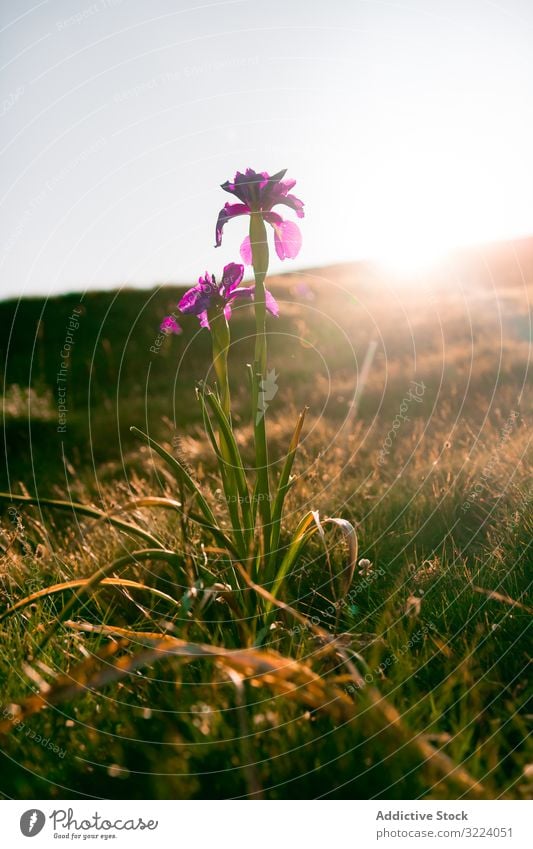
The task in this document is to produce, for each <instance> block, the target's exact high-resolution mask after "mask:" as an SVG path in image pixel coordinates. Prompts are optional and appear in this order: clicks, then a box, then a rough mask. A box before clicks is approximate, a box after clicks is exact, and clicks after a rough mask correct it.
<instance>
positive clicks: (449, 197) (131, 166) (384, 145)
mask: <svg viewBox="0 0 533 849" xmlns="http://www.w3.org/2000/svg"><path fill="white" fill-rule="evenodd" d="M1 9H2V14H1V22H0V28H1V35H0V38H1V56H2V60H1V61H2V67H3V70H2V76H1V107H0V121H1V124H0V126H1V129H2V137H1V160H0V161H1V169H2V190H1V221H0V264H1V266H2V276H1V280H2V288H1V293H0V294H1V296H3V297H6V296H11V295H19V294H25V293H42V294H48V293H54V292H59V291H65V290H70V289H84V288H85V287H89V288H96V287H109V286H112V285H123V284H129V285H134V284H147V283H152V282H162V281H188V280H190V279H191V278H196V277H197V276H198V274H199V273H200V272H202V271H203V270H205V269H206V268H208V269H209V270H210V271H214V272H217V271H218V270H220V269H221V268H222V266H223V264H224V263H225V262H228V261H230V260H233V259H237V257H238V246H239V244H240V242H241V240H242V238H243V237H244V235H245V232H244V230H245V226H246V225H245V222H244V220H242V219H241V220H236V221H232V222H230V224H228V225H227V227H226V234H227V235H226V237H225V239H224V243H223V246H222V248H220V249H218V250H215V249H214V247H213V243H214V225H215V220H216V216H217V212H218V210H219V208H220V207H221V206H222V205H223V203H224V201H225V200H226V199H229V195H225V193H224V192H222V190H221V189H220V188H218V186H219V184H220V183H221V182H223V181H224V180H225V179H227V178H228V177H230V176H232V175H233V173H234V172H235V170H236V169H244V168H246V167H247V166H250V167H252V168H255V169H257V170H269V171H276V170H279V169H281V168H284V167H286V168H288V169H289V173H290V175H291V176H293V177H295V178H296V179H297V180H298V185H297V188H296V189H295V192H296V194H297V195H299V196H300V197H301V198H302V199H303V200H304V201H305V202H306V210H307V217H306V219H305V220H304V221H303V222H302V230H303V234H304V247H303V249H302V252H301V254H300V256H299V258H298V261H297V262H292V263H291V262H286V263H284V264H283V265H284V266H285V267H286V268H289V267H290V268H291V269H295V268H299V267H305V266H309V265H317V264H322V263H330V262H336V261H342V260H349V259H355V258H358V257H361V256H368V255H377V256H380V257H381V258H384V259H389V260H391V261H392V262H394V261H396V260H397V261H398V262H399V263H401V262H402V261H407V262H409V261H410V259H413V258H416V256H424V255H426V254H427V255H428V256H431V255H432V254H433V253H435V252H438V251H439V250H440V249H442V248H445V247H446V246H448V245H454V244H457V243H461V242H468V241H472V240H479V239H490V238H493V237H506V236H510V235H515V234H516V235H518V234H526V233H533V162H532V159H533V155H532V152H533V51H532V50H531V45H532V44H533V3H532V2H531V0H521V2H519V0H502V2H486V0H458V1H457V2H455V0H405V2H380V0H327V2H324V0H320V2H317V0H268V2H267V1H266V0H229V2H227V0H214V2H209V3H204V2H202V0H199V2H190V0H189V2H182V0H175V2H171V0H94V2H91V0H44V2H28V0H17V2H16V3H15V2H12V0H10V2H6V0H4V2H2V4H1ZM289 215H290V213H289ZM281 266H282V264H281V263H277V264H275V266H274V267H278V268H279V267H281Z"/></svg>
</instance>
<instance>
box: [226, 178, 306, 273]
mask: <svg viewBox="0 0 533 849" xmlns="http://www.w3.org/2000/svg"><path fill="white" fill-rule="evenodd" d="M286 173H287V170H286V169H284V170H283V171H279V172H278V173H277V174H273V175H272V177H271V176H270V175H269V174H267V172H266V171H260V172H259V173H258V172H256V171H252V169H251V168H247V169H246V172H245V173H244V174H241V172H240V171H237V173H236V174H235V178H234V180H233V182H232V183H231V182H230V181H229V180H227V181H226V182H225V183H223V184H222V188H223V189H224V191H226V192H229V193H230V194H232V195H235V197H237V198H238V200H239V201H240V203H226V204H225V205H224V207H223V208H222V209H221V210H220V212H219V214H218V220H217V226H216V242H215V247H217V248H218V247H219V246H220V244H221V243H222V230H223V228H224V225H225V224H226V223H227V222H228V221H229V220H230V219H231V218H236V217H237V216H238V215H251V214H252V213H253V212H260V213H261V215H262V216H263V219H264V220H265V221H268V223H269V224H271V225H272V227H273V229H274V245H275V247H276V253H277V255H278V256H279V258H280V259H294V257H295V256H297V255H298V253H299V251H300V248H301V246H302V234H301V233H300V228H299V227H298V226H297V225H296V224H295V223H294V222H293V221H288V220H286V219H284V218H282V216H281V215H279V214H278V213H277V212H273V211H272V209H273V207H274V206H277V205H278V204H284V205H285V206H288V207H290V208H291V209H293V210H294V211H295V212H296V215H297V216H298V218H303V217H304V205H303V203H302V201H301V200H300V199H299V198H297V197H296V196H295V195H293V194H290V191H291V189H292V188H293V187H294V186H295V185H296V180H284V179H283V178H284V177H285V174H286ZM241 257H242V259H243V262H245V263H246V264H247V265H251V263H252V249H251V245H250V237H249V236H247V237H246V239H245V240H244V242H243V243H242V245H241Z"/></svg>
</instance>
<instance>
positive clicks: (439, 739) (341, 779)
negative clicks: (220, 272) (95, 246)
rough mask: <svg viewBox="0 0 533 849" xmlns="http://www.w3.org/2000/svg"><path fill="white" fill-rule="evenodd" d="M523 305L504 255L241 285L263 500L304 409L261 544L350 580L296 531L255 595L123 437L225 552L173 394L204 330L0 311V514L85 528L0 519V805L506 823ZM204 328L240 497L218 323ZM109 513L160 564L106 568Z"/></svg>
mask: <svg viewBox="0 0 533 849" xmlns="http://www.w3.org/2000/svg"><path fill="white" fill-rule="evenodd" d="M532 281H533V250H532V246H531V243H530V242H527V241H524V242H523V243H519V244H511V245H503V246H500V247H499V248H494V249H487V250H483V249H479V250H472V251H471V252H463V253H461V254H457V255H455V256H454V257H452V258H450V259H449V260H448V261H447V262H446V263H444V264H443V265H442V267H441V268H440V269H436V270H433V271H431V272H426V273H423V272H419V273H417V274H414V273H413V274H411V275H407V274H406V275H405V276H404V277H403V278H402V279H399V278H397V277H396V276H395V275H393V274H392V272H387V271H384V270H383V269H381V270H380V269H378V268H376V267H373V266H370V265H365V264H357V265H344V266H332V267H329V268H322V269H311V270H308V271H306V272H298V271H292V272H290V273H287V274H284V275H282V276H279V277H276V278H273V279H271V282H270V288H271V289H272V291H273V293H274V294H275V296H276V299H277V300H278V303H279V305H280V316H279V318H269V320H268V325H267V327H268V340H269V361H268V367H269V370H274V373H273V374H272V391H271V392H270V396H271V397H269V400H268V409H267V410H266V421H267V425H268V429H269V439H270V459H271V465H270V475H271V480H272V481H277V480H278V479H279V476H280V475H281V474H282V470H283V460H284V459H285V458H286V455H287V446H288V445H289V443H290V440H291V437H292V435H293V432H294V428H295V423H296V421H297V418H298V415H299V413H300V411H301V410H302V409H303V408H304V407H307V408H308V410H307V414H306V418H305V422H304V424H303V429H302V433H301V444H300V449H299V452H298V454H297V456H296V458H295V461H294V466H293V469H292V473H293V475H294V480H292V479H291V487H290V490H289V491H288V494H287V502H286V504H287V514H286V525H285V526H284V529H283V531H282V534H281V538H280V547H281V548H282V549H283V547H284V546H285V547H287V546H289V545H290V538H291V534H293V533H294V532H295V529H296V528H297V527H298V523H299V522H300V520H301V518H302V515H303V514H305V513H306V511H319V515H320V516H321V517H338V518H341V519H344V520H346V521H347V522H349V523H350V525H351V526H352V527H354V528H355V529H356V533H357V544H358V551H357V559H356V567H355V570H354V572H353V575H352V574H351V572H350V570H349V569H348V568H347V563H348V562H349V561H350V557H351V556H352V555H353V545H354V539H353V537H346V538H345V537H344V536H343V534H342V533H341V529H340V528H339V527H335V526H331V525H329V526H326V525H325V524H324V525H321V526H320V529H321V531H320V533H318V532H317V533H315V534H314V536H313V537H312V538H311V539H310V540H309V542H308V543H307V545H305V547H303V548H302V549H301V550H299V551H298V553H297V557H296V558H295V560H294V562H293V563H292V564H291V568H290V569H288V570H287V572H286V574H284V575H283V579H282V580H280V581H279V583H278V585H276V586H275V592H274V588H273V585H272V583H270V584H269V585H268V586H266V588H265V590H263V593H264V594H263V595H261V590H262V586H261V585H262V582H261V574H260V573H258V574H253V575H250V574H248V575H247V576H243V575H242V574H241V572H240V571H239V569H238V568H237V567H236V566H235V564H234V563H233V562H232V560H231V558H229V557H228V554H227V552H225V551H224V549H223V547H222V546H221V544H220V542H217V540H216V539H214V538H213V536H212V535H210V534H209V533H208V532H207V531H206V530H205V529H202V527H201V525H199V523H198V522H197V521H196V519H195V516H194V511H193V508H192V507H191V506H190V502H191V499H190V498H189V496H188V494H187V492H186V491H185V489H184V486H183V480H182V479H176V476H175V475H174V474H173V472H172V468H171V467H170V466H169V464H168V463H165V462H164V461H163V460H162V458H161V456H160V455H159V454H158V453H157V452H156V451H154V450H151V448H150V447H149V446H148V445H147V444H146V443H145V442H143V441H140V440H139V439H138V438H137V437H136V435H135V434H134V433H132V432H131V431H130V427H131V426H135V427H137V428H139V429H141V430H142V431H144V432H145V433H147V434H149V435H150V436H151V437H152V438H153V439H155V440H157V441H158V443H160V444H161V445H162V446H163V447H164V448H165V449H166V451H168V452H169V454H170V455H171V456H172V457H174V458H175V459H176V460H178V461H179V463H180V467H183V468H185V469H186V470H190V472H191V474H194V477H195V480H196V481H198V484H199V486H200V488H201V492H202V493H203V495H204V496H205V498H206V500H207V502H208V504H209V506H210V509H211V510H212V511H213V514H214V515H215V517H216V518H217V520H218V521H219V523H220V527H221V528H222V529H225V528H226V527H227V526H228V521H229V520H228V504H227V498H226V497H225V495H224V489H223V487H222V486H221V482H220V478H219V475H218V471H217V463H216V457H215V455H214V453H213V447H212V445H211V444H210V440H209V438H208V437H207V436H206V433H205V430H204V427H203V417H204V416H203V412H202V405H201V404H200V403H199V402H198V400H197V398H196V395H195V386H196V384H197V383H198V381H205V382H206V383H208V384H212V383H213V382H214V377H213V374H212V366H211V342H210V338H209V333H208V331H207V330H199V329H198V326H197V324H194V323H193V322H192V321H191V322H185V321H184V322H182V324H183V327H184V332H183V334H182V335H180V336H166V335H164V334H163V335H162V334H160V332H159V324H160V321H161V319H162V317H163V316H164V315H166V314H168V313H169V312H172V310H174V309H175V304H176V303H177V301H178V299H179V297H180V295H181V294H182V293H183V290H182V289H179V288H177V287H176V286H172V285H160V286H156V287H154V288H153V289H150V290H139V289H128V288H122V289H120V290H117V291H113V292H88V293H86V294H84V295H83V296H81V295H79V294H72V295H65V296H61V297H55V298H51V299H49V300H46V301H45V300H44V299H38V298H35V299H22V300H20V301H6V302H3V303H0V320H1V326H2V328H3V334H2V341H1V343H0V344H1V349H2V360H3V366H4V386H3V435H4V450H3V452H2V453H3V462H2V464H1V468H0V476H1V480H0V489H1V490H2V492H4V493H6V492H7V493H11V494H13V495H18V496H30V497H34V496H35V497H38V498H40V499H46V498H52V499H57V500H61V501H67V502H68V501H73V502H76V503H83V504H86V505H87V504H88V505H92V506H93V507H94V508H96V510H99V511H102V512H103V513H104V514H105V515H103V516H101V515H100V516H99V515H97V514H95V515H93V516H90V515H83V514H81V513H80V512H79V511H75V510H72V509H70V510H69V509H68V507H67V509H64V508H61V509H55V508H53V507H51V506H49V505H46V504H45V503H44V502H43V501H41V503H40V504H30V503H27V502H24V501H22V500H19V501H17V500H16V499H14V500H13V501H12V502H10V501H9V500H6V499H4V501H3V503H2V505H1V509H2V519H1V531H0V552H1V560H0V578H1V582H0V680H1V692H2V699H1V706H0V712H1V713H0V792H1V793H2V795H3V796H4V797H15V798H65V797H69V798H86V797H103V798H206V799H207V798H243V797H244V798H266V799H286V798H290V799H306V798H317V797H320V798H355V799H357V798H361V799H364V798H381V799H397V798H432V799H434V798H437V799H456V798H462V797H467V798H499V797H509V798H530V797H531V791H532V787H533V784H532V782H533V753H532V751H531V747H530V746H529V744H528V726H529V724H530V720H531V712H530V711H531V708H530V706H528V698H529V697H530V692H531V691H530V687H529V689H528V675H527V666H528V662H529V657H530V651H528V650H530V645H531V642H530V639H528V638H530V633H531V632H530V630H529V628H530V622H531V614H532V612H533V610H532V608H533V602H532V601H531V596H530V594H529V595H528V591H529V587H530V565H531V559H532V558H531V537H532V533H531V532H532V526H533V522H532V512H531V475H530V468H531V454H530V446H529V425H530V421H531V396H530V394H528V384H529V385H530V380H529V374H528V363H529V356H530V310H529V296H530V294H531V284H532ZM231 330H232V345H231V349H230V352H229V358H230V365H231V391H232V397H233V410H234V412H233V432H234V436H235V440H236V443H237V445H238V447H239V449H240V452H241V454H242V457H243V461H244V471H245V474H246V475H248V464H252V462H253V456H252V455H253V446H252V443H253V426H252V422H251V419H250V412H249V409H248V406H249V399H248V385H247V377H246V372H245V365H244V364H245V363H246V362H250V361H251V359H252V357H253V351H252V342H253V338H252V337H253V333H254V323H253V315H252V312H251V310H250V309H249V307H248V306H246V307H243V308H240V307H239V308H235V309H234V315H233V317H232V321H231ZM66 341H67V344H68V345H69V348H68V349H66V348H65V342H66ZM64 363H66V367H65V366H64V365H63V364H64ZM62 370H63V371H62ZM63 372H64V373H63ZM60 389H61V393H59V390H60ZM61 407H63V408H64V409H61ZM162 498H166V499H169V500H171V501H175V502H176V503H177V505H178V506H176V505H175V509H172V507H170V508H168V505H167V508H168V509H167V508H165V509H156V508H157V507H158V506H159V507H160V506H161V504H159V505H158V504H157V503H156V501H155V499H162ZM150 499H152V500H150ZM110 516H112V517H113V518H115V519H118V520H121V521H123V522H127V523H129V525H130V526H131V525H134V526H135V528H136V529H139V528H140V529H141V531H143V532H144V533H145V534H147V535H149V536H150V537H154V538H156V539H157V540H158V541H161V543H162V546H163V548H164V550H166V551H169V552H173V553H174V554H173V556H172V557H169V558H168V559H167V560H164V559H162V558H158V557H150V556H147V557H146V558H131V557H129V553H130V552H132V551H136V550H138V549H139V548H141V549H143V548H146V547H147V546H148V543H146V542H141V543H139V539H138V533H137V531H133V530H132V529H131V527H125V526H119V525H117V524H111V523H110V522H109V521H108V519H109V517H110ZM349 544H350V545H352V549H350V547H349ZM120 558H123V561H120ZM117 561H118V563H117ZM106 564H115V566H114V567H113V568H112V569H111V570H110V571H108V572H106V577H105V580H104V581H102V582H100V583H99V584H98V586H94V587H93V588H92V590H91V591H90V592H87V593H86V594H85V595H83V596H80V597H79V598H78V601H77V603H76V604H75V605H72V606H71V608H70V609H69V610H68V611H67V612H68V616H67V615H66V613H65V616H63V614H61V610H62V608H63V606H64V605H66V604H67V603H68V602H69V599H72V598H73V588H74V589H76V587H77V588H78V589H79V586H80V583H79V582H81V581H83V580H85V579H87V578H88V577H89V576H91V575H93V574H94V573H95V572H96V571H97V570H98V569H99V568H101V567H102V566H105V565H106ZM66 582H74V583H73V584H72V586H69V587H65V586H63V587H62V588H60V589H58V591H57V592H54V593H53V594H50V593H47V592H43V593H42V594H41V595H39V594H40V593H41V591H46V589H47V588H50V587H52V586H54V585H61V584H63V585H64V584H65V583H66ZM76 582H78V583H76ZM265 592H266V594H265ZM32 594H35V596H32ZM29 596H32V597H31V598H28V597H29ZM273 596H274V597H273ZM23 600H26V601H25V603H24V604H21V605H20V606H19V607H18V608H17V609H15V610H12V607H13V606H14V605H16V604H17V603H18V602H22V601H23ZM50 629H52V630H50ZM44 637H46V640H45V641H44V644H43V646H42V649H41V650H40V651H39V653H36V650H35V647H36V644H37V642H38V641H39V640H41V639H43V638H44ZM528 711H529V712H528Z"/></svg>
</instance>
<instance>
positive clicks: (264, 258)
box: [250, 212, 271, 557]
mask: <svg viewBox="0 0 533 849" xmlns="http://www.w3.org/2000/svg"><path fill="white" fill-rule="evenodd" d="M250 244H251V248H252V262H253V268H254V276H255V294H254V307H255V363H254V380H253V387H254V391H253V394H252V399H253V417H254V437H255V462H256V468H257V493H256V495H257V498H258V501H259V515H260V517H261V523H262V537H263V549H264V555H265V557H267V556H268V554H269V552H270V533H271V525H270V523H271V516H270V483H269V478H268V446H267V439H266V428H265V416H264V412H262V411H261V405H260V391H261V381H262V380H264V379H265V377H266V371H267V340H266V302H265V277H266V274H267V271H268V243H267V235H266V228H265V223H264V221H263V216H262V215H261V213H260V212H254V213H252V215H251V216H250Z"/></svg>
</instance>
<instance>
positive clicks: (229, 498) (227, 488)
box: [197, 387, 246, 556]
mask: <svg viewBox="0 0 533 849" xmlns="http://www.w3.org/2000/svg"><path fill="white" fill-rule="evenodd" d="M197 396H198V400H199V402H200V406H201V407H202V415H203V419H204V427H205V431H206V433H207V435H208V437H209V441H210V442H211V446H212V448H213V451H214V452H215V455H216V458H217V461H218V468H219V471H220V477H221V479H222V488H223V490H224V495H225V496H226V504H227V507H228V512H229V515H230V519H231V524H232V531H233V534H234V536H235V538H236V541H237V548H238V549H239V551H240V556H243V555H245V554H246V544H245V542H244V537H243V534H242V528H241V523H240V521H239V507H238V490H237V487H236V485H235V479H234V475H233V473H232V469H231V467H230V466H228V462H227V461H226V460H225V459H224V456H223V455H222V452H221V449H220V448H219V446H218V443H217V438H216V436H215V432H214V430H213V426H212V424H211V418H210V416H209V413H208V411H207V407H206V404H205V398H204V392H203V391H202V388H201V387H198V389H197Z"/></svg>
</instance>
